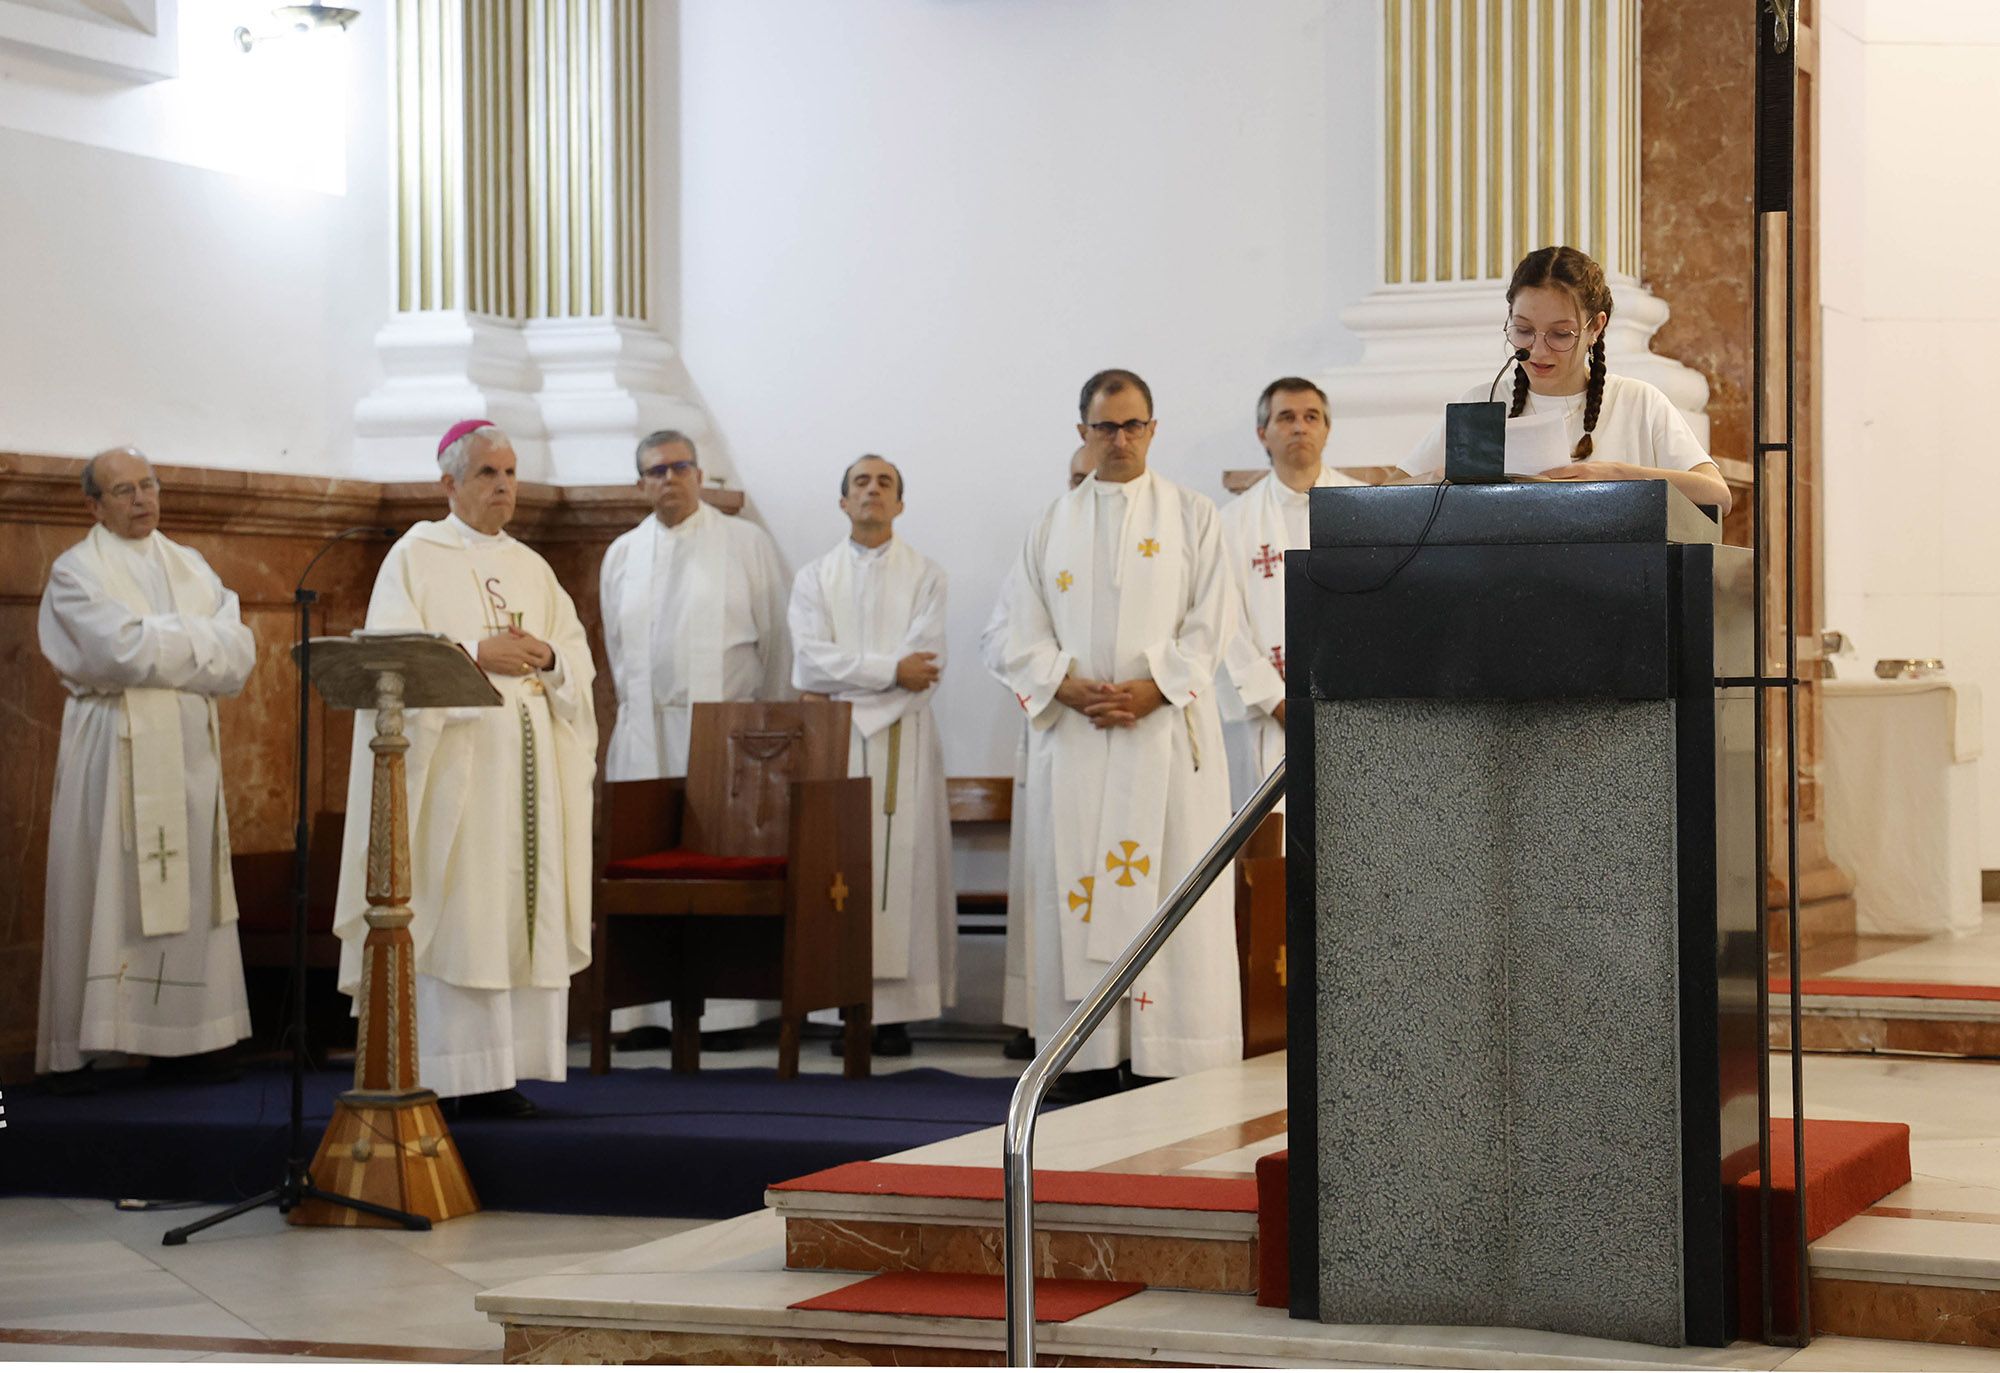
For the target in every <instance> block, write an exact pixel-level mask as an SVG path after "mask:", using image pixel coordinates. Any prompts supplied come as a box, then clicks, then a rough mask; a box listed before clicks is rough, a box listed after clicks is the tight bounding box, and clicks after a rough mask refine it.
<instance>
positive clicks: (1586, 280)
mask: <svg viewBox="0 0 2000 1373" xmlns="http://www.w3.org/2000/svg"><path fill="white" fill-rule="evenodd" d="M1530 286H1548V287H1554V288H1556V289H1558V290H1563V291H1567V292H1569V294H1570V296H1571V298H1572V299H1574V300H1575V301H1576V304H1577V310H1578V313H1579V314H1580V315H1581V316H1582V320H1583V321H1584V322H1586V323H1587V322H1588V321H1590V320H1593V319H1596V318H1597V317H1598V316H1599V315H1600V314H1601V315H1603V316H1604V317H1605V319H1606V321H1607V322H1608V321H1609V320H1610V318H1611V288H1610V287H1609V286H1608V285H1606V284H1605V281H1604V269H1603V268H1602V267H1600V266H1598V265H1597V263H1596V262H1594V261H1593V260H1592V259H1591V257H1590V255H1589V254H1588V253H1582V252H1578V251H1577V250H1576V249H1575V248H1568V247H1550V248H1537V249H1535V251H1534V252H1532V253H1529V254H1528V255H1527V256H1526V257H1524V258H1522V259H1521V265H1520V266H1518V267H1516V268H1515V269H1514V276H1513V279H1512V280H1510V281H1509V282H1508V283H1507V305H1508V307H1509V308H1510V309H1511V308H1512V307H1513V304H1514V297H1515V296H1517V295H1519V294H1520V293H1521V292H1522V291H1524V290H1526V289H1527V288H1528V287H1530ZM1604 377H1605V366H1604V335H1603V333H1601V332H1600V333H1599V334H1598V336H1597V341H1596V342H1595V343H1593V344H1591V346H1590V386H1589V388H1588V390H1587V391H1586V392H1585V398H1584V402H1583V437H1582V438H1580V439H1578V440H1577V441H1576V447H1575V448H1574V449H1572V450H1571V451H1570V457H1571V458H1573V459H1575V460H1576V461H1578V462H1582V461H1583V460H1584V459H1585V458H1587V457H1589V456H1590V454H1591V449H1592V447H1593V445H1592V443H1591V439H1590V431H1591V430H1593V429H1595V428H1596V427H1597V415H1598V412H1599V411H1600V410H1602V409H1603V408H1604ZM1527 404H1528V369H1527V368H1525V367H1520V366H1516V367H1515V368H1514V404H1513V406H1512V408H1510V409H1509V410H1508V411H1507V413H1508V414H1509V415H1518V414H1520V413H1521V412H1522V410H1524V409H1525V408H1527Z"/></svg>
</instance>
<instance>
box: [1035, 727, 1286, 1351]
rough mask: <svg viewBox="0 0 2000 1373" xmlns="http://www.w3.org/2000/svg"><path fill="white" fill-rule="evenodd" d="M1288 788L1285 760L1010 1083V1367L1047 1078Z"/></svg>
mask: <svg viewBox="0 0 2000 1373" xmlns="http://www.w3.org/2000/svg"><path fill="white" fill-rule="evenodd" d="M1284 789H1285V764H1284V761H1283V760H1282V759H1280V760H1279V762H1278V766H1277V767H1275V768H1273V769H1271V775H1270V776H1269V777H1266V778H1265V779H1264V784H1263V785H1262V786H1260V787H1258V788H1257V791H1256V793H1255V794H1254V795H1252V796H1251V798H1250V799H1249V800H1248V801H1246V802H1244V804H1243V809H1242V810H1239V811H1237V812H1236V814H1235V816H1234V817H1232V818H1231V820H1230V822H1229V824H1228V825H1227V826H1226V827H1225V828H1224V829H1223V831H1222V834H1221V835H1220V836H1219V837H1218V838H1217V839H1216V841H1215V843H1214V844H1212V845H1210V847H1209V850H1208V852H1207V853H1205V854H1203V855H1202V857H1201V861H1200V862H1199V863H1196V864H1195V865H1194V867H1193V868H1191V869H1189V871H1188V875H1187V876H1186V877H1183V878H1182V879H1181V881H1180V885H1179V886H1177V887H1175V888H1174V890H1173V894H1172V895H1170V896H1169V897H1167V899H1166V901H1165V903H1163V904H1162V905H1161V907H1160V909H1159V910H1158V911H1157V912H1156V913H1155V914H1154V916H1153V920H1152V923H1151V924H1149V925H1147V926H1146V928H1145V929H1144V930H1143V931H1141V932H1140V934H1139V937H1138V938H1136V939H1134V940H1133V941H1132V942H1131V943H1130V944H1128V945H1126V947H1125V952H1124V953H1122V954H1120V955H1119V956H1118V961H1117V962H1116V963H1113V964H1112V965H1111V970H1110V971H1109V972H1107V973H1105V974H1104V976H1103V977H1102V978H1100V979H1098V983H1097V985H1096V986H1095V987H1093V988H1091V989H1090V994H1089V995H1088V996H1086V997H1084V999H1083V1000H1082V1001H1080V1002H1079V1003H1077V1008H1076V1010H1074V1011H1073V1012H1071V1013H1070V1017H1069V1019H1068V1020H1066V1021H1064V1022H1063V1026H1062V1028H1061V1029H1060V1030H1057V1031H1056V1032H1055V1035H1054V1036H1053V1037H1052V1038H1051V1039H1050V1040H1049V1042H1048V1043H1047V1044H1046V1045H1045V1046H1044V1047H1043V1048H1042V1051H1041V1052H1040V1053H1038V1054H1036V1055H1035V1061H1034V1062H1033V1063H1030V1064H1029V1065H1028V1070H1027V1071H1026V1072H1024V1073H1022V1074H1021V1080H1020V1082H1019V1083H1017V1084H1016V1085H1015V1087H1014V1099H1013V1101H1012V1102H1011V1103H1009V1104H1008V1107H1007V1133H1006V1150H1005V1153H1004V1154H1003V1155H1002V1165H1001V1173H1002V1176H1003V1179H1004V1181H1005V1189H1006V1190H1005V1197H1006V1219H1005V1223H1004V1226H1003V1229H1002V1232H1001V1234H1002V1248H1001V1257H1002V1268H1003V1271H1004V1273H1005V1275H1006V1276H1005V1282H1006V1292H1007V1362H1008V1364H1009V1365H1010V1366H1011V1367H1014V1368H1033V1367H1034V1366H1035V1158H1034V1150H1035V1119H1036V1117H1037V1116H1038V1115H1039V1114H1040V1112H1041V1109H1042V1098H1043V1097H1044V1096H1046V1095H1047V1094H1048V1090H1049V1084H1050V1083H1051V1082H1052V1081H1054V1079H1055V1077H1056V1075H1057V1074H1058V1073H1060V1072H1062V1070H1063V1069H1064V1068H1066V1067H1068V1066H1069V1061H1070V1060H1071V1059H1072V1058H1075V1057H1076V1051H1077V1050H1078V1049H1079V1048H1081V1047H1082V1045H1083V1041H1084V1040H1086V1039H1088V1038H1089V1037H1090V1034H1091V1032H1092V1031H1093V1030H1095V1029H1096V1028H1097V1027H1098V1026H1099V1025H1100V1024H1102V1023H1103V1021H1104V1017H1105V1016H1107V1015H1109V1014H1110V1013H1111V1008H1112V1007H1113V1006H1115V1005H1116V1004H1117V1003H1118V998H1120V997H1122V996H1124V995H1125V993H1126V992H1128V991H1130V990H1131V989H1132V984H1133V982H1135V981H1137V980H1138V977H1139V972H1140V970H1141V969H1143V968H1144V967H1145V966H1146V965H1147V964H1148V963H1150V962H1152V960H1153V955H1154V954H1156V953H1158V952H1159V951H1160V948H1161V946H1162V945H1164V944H1165V943H1166V942H1167V936H1169V935H1171V934H1172V933H1173V932H1174V931H1175V930H1176V929H1177V928H1179V926H1180V923H1181V921H1182V920H1183V919H1184V918H1185V917H1186V916H1187V913H1188V912H1189V911H1191V910H1193V909H1194V903H1195V902H1197V901H1199V900H1200V899H1201V898H1202V896H1203V894H1204V893H1206V892H1207V891H1208V889H1209V887H1210V886H1211V885H1213V884H1214V882H1215V879H1216V878H1217V877H1219V876H1221V875H1222V870H1223V869H1224V868H1226V867H1228V866H1229V863H1230V860H1232V859H1234V858H1235V857H1236V854H1237V852H1238V850H1240V849H1241V848H1242V847H1243V845H1244V844H1245V843H1246V842H1248V840H1249V838H1250V836H1251V834H1253V833H1254V832H1255V831H1256V829H1257V826H1259V825H1261V824H1262V823H1263V822H1264V817H1265V816H1267V815H1269V814H1270V813H1271V808H1272V807H1273V806H1275V805H1277V803H1278V798H1279V796H1280V795H1282V794H1283V792H1284Z"/></svg>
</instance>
